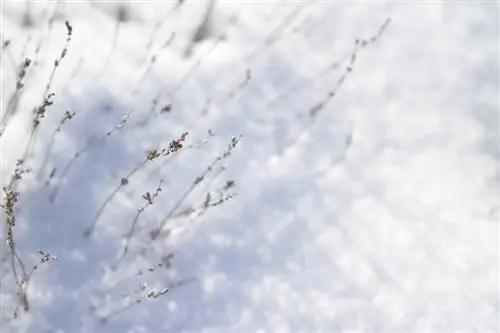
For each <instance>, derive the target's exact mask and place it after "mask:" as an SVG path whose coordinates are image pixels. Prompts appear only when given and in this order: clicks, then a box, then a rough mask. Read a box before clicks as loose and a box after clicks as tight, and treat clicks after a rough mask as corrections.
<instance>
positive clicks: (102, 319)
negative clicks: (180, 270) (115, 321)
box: [99, 278, 196, 324]
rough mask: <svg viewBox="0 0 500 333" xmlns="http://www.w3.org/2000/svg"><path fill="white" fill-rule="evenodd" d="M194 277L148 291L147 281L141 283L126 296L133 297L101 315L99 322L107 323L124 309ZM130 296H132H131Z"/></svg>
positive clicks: (161, 293)
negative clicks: (133, 291) (137, 289)
mask: <svg viewBox="0 0 500 333" xmlns="http://www.w3.org/2000/svg"><path fill="white" fill-rule="evenodd" d="M195 280H196V279H195V278H185V279H181V280H179V281H177V282H174V283H171V284H170V285H169V286H168V287H166V288H163V289H160V290H155V289H150V290H149V291H148V290H146V289H147V283H143V284H142V285H141V286H140V289H139V291H138V292H137V291H136V292H135V293H134V294H133V295H130V296H129V295H127V296H126V297H128V298H133V299H132V300H130V301H129V302H127V303H126V304H125V305H122V306H120V307H119V308H117V309H115V310H113V311H111V312H110V313H109V314H107V315H105V316H101V317H100V318H99V319H100V322H101V323H102V324H105V323H107V322H108V321H109V320H110V319H112V318H113V317H116V316H117V315H119V314H121V313H123V312H125V311H126V310H128V309H130V308H132V307H134V306H136V305H138V304H141V303H143V302H144V301H146V300H148V299H149V300H153V299H156V298H159V297H161V296H163V295H165V294H167V293H169V292H171V291H173V290H175V289H177V288H179V287H182V286H184V285H186V284H188V283H190V282H193V281H195ZM141 293H142V295H141V296H135V297H134V295H137V294H141ZM131 296H132V297H131Z"/></svg>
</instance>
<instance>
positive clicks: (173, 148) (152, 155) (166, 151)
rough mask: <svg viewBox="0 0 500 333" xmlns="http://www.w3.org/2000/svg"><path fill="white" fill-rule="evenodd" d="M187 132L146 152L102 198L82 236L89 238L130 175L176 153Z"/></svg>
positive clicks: (126, 183) (180, 147) (127, 181)
mask: <svg viewBox="0 0 500 333" xmlns="http://www.w3.org/2000/svg"><path fill="white" fill-rule="evenodd" d="M186 136H187V132H186V133H184V134H182V136H181V137H180V138H179V139H176V140H172V141H171V142H170V144H169V146H168V148H163V149H162V150H161V152H160V151H158V150H157V149H152V150H150V151H148V152H147V154H146V158H145V159H144V160H143V161H142V162H140V163H139V164H137V165H136V167H135V168H134V169H132V171H130V172H129V173H128V174H127V175H126V176H125V177H123V178H122V179H121V180H120V184H118V186H117V187H116V188H115V189H114V190H113V191H112V192H111V193H110V194H109V195H108V197H107V198H106V199H105V200H104V202H103V203H102V204H101V206H100V207H99V208H98V209H97V211H96V213H95V215H94V217H93V219H92V221H91V222H90V226H89V227H88V228H87V229H86V230H85V231H84V233H83V237H85V238H89V237H90V236H91V235H92V233H93V232H94V230H95V226H96V224H97V222H98V221H99V218H100V217H101V215H102V214H103V212H104V210H105V209H106V207H107V205H108V204H109V203H110V202H111V200H113V198H114V196H115V195H116V194H117V193H118V192H119V191H120V190H121V189H122V188H123V187H124V186H126V185H128V183H129V180H130V177H132V176H133V175H134V174H135V173H136V172H137V171H139V170H140V169H141V168H143V167H144V166H145V165H146V163H148V162H151V161H153V160H155V159H156V158H158V157H160V156H168V155H170V154H172V153H176V152H178V151H179V150H181V149H182V147H183V146H182V142H183V141H184V140H185V139H186Z"/></svg>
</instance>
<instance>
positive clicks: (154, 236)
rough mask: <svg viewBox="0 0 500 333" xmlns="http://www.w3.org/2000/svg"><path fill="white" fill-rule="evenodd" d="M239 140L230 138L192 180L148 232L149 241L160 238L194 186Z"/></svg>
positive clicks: (229, 153)
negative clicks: (156, 225)
mask: <svg viewBox="0 0 500 333" xmlns="http://www.w3.org/2000/svg"><path fill="white" fill-rule="evenodd" d="M239 139H240V137H232V138H231V141H230V142H229V144H228V147H227V149H226V150H225V151H224V152H223V153H222V154H221V155H219V156H217V157H216V158H215V159H214V160H213V161H212V163H210V165H209V166H208V167H207V168H206V169H205V171H203V173H202V174H201V175H200V176H198V177H196V178H195V179H194V181H193V182H192V183H191V185H190V186H189V188H188V189H187V190H186V191H185V192H184V193H183V194H182V195H181V197H180V198H179V199H178V200H177V201H176V202H175V204H174V205H173V207H172V208H171V209H170V211H169V212H168V213H167V214H166V215H165V216H164V217H163V218H162V220H161V221H160V224H159V226H158V228H156V229H154V230H152V231H151V232H150V236H151V239H152V240H153V241H154V240H157V239H158V237H159V236H160V234H161V232H162V231H163V228H164V227H165V225H166V224H167V222H168V221H169V220H170V219H171V218H172V216H173V215H174V214H175V212H176V211H177V209H179V207H180V206H181V205H182V204H183V202H184V201H185V200H186V198H187V197H188V196H189V194H191V192H192V191H193V190H194V189H195V188H196V186H198V185H199V184H200V183H201V182H202V181H203V180H204V179H205V177H206V176H207V174H208V173H210V172H211V171H212V169H213V168H214V166H215V165H216V164H217V163H219V162H220V161H222V160H223V159H226V158H227V157H229V156H230V155H231V153H232V151H233V149H234V148H236V146H237V144H238V142H239Z"/></svg>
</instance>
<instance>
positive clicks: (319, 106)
mask: <svg viewBox="0 0 500 333" xmlns="http://www.w3.org/2000/svg"><path fill="white" fill-rule="evenodd" d="M390 22H391V19H390V18H387V19H386V20H385V21H384V23H383V24H382V25H381V26H380V28H379V31H378V33H377V34H376V35H375V36H373V37H371V38H370V39H368V40H362V39H356V41H355V43H354V48H353V51H352V53H351V56H350V61H349V64H348V65H347V66H346V67H345V69H344V72H343V73H342V75H341V76H340V77H339V79H338V80H337V86H336V87H335V88H333V89H332V90H330V91H329V92H328V93H327V95H326V96H325V97H324V98H323V99H322V100H321V101H320V102H318V103H316V104H315V105H314V106H312V107H311V108H310V109H309V111H308V118H307V121H306V124H305V125H304V126H303V128H302V129H301V130H300V131H299V133H297V134H296V135H295V136H294V138H293V140H292V142H291V143H290V144H288V145H287V147H286V148H285V149H289V148H291V147H293V146H295V145H296V144H297V142H298V141H299V140H300V138H301V137H302V135H304V133H306V132H307V131H308V130H309V128H310V127H311V126H312V125H313V124H314V122H315V121H316V119H317V115H318V113H319V112H320V111H321V110H323V109H324V108H325V107H326V106H327V105H328V104H329V103H330V102H331V101H332V100H333V98H334V97H335V95H336V94H337V92H338V91H339V89H340V88H341V87H342V85H343V83H344V82H345V80H346V79H347V77H348V76H349V74H350V73H352V70H353V66H354V64H355V62H356V59H357V57H358V52H359V51H360V50H361V49H363V48H366V47H367V46H368V45H370V44H372V43H375V42H376V41H377V40H378V39H379V38H380V37H381V36H382V34H383V33H384V31H385V29H386V28H387V26H388V25H389V23H390ZM285 149H282V150H281V151H282V153H283V152H284V151H285Z"/></svg>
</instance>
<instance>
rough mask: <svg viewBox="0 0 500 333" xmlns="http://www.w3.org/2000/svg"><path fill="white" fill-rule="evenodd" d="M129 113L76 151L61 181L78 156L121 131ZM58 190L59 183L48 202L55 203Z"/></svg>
mask: <svg viewBox="0 0 500 333" xmlns="http://www.w3.org/2000/svg"><path fill="white" fill-rule="evenodd" d="M131 113H132V111H129V112H128V113H126V114H125V115H124V116H123V117H122V119H121V120H120V122H119V123H118V124H117V125H115V126H113V128H112V129H110V130H109V131H107V132H106V133H104V134H103V135H101V137H100V138H99V139H98V140H96V141H94V142H89V143H88V144H87V145H86V146H84V147H83V148H81V149H80V150H78V151H77V152H76V153H74V154H73V157H72V158H71V159H70V160H69V162H68V163H67V164H66V166H65V168H64V170H63V172H62V174H61V179H64V178H65V177H66V176H67V175H68V172H69V171H70V169H71V167H72V166H73V164H74V163H75V162H76V160H77V159H78V158H79V157H80V156H82V155H83V154H84V153H85V152H87V151H88V150H89V149H91V148H93V147H95V146H97V145H98V144H99V143H102V142H104V141H105V140H106V138H107V137H109V136H111V135H112V134H113V133H114V132H116V131H119V130H121V129H122V128H123V127H124V126H125V125H126V124H127V122H128V119H129V117H130V114H131ZM60 188H61V183H58V184H56V186H55V188H54V190H53V191H52V193H51V194H50V196H49V201H50V202H52V203H53V202H54V201H55V199H56V198H57V195H58V193H59V190H60Z"/></svg>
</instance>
